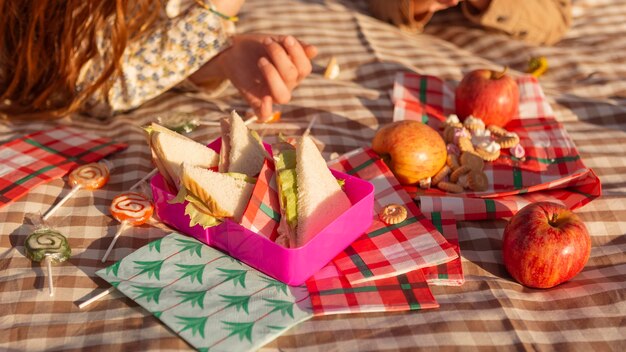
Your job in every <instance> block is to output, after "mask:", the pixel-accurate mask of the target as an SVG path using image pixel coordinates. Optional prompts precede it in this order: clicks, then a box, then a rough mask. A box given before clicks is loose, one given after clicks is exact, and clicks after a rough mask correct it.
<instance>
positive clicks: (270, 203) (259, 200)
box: [241, 160, 280, 241]
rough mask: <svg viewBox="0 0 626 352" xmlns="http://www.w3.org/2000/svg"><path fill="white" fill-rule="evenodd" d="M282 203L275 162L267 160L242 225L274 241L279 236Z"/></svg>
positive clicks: (244, 214)
mask: <svg viewBox="0 0 626 352" xmlns="http://www.w3.org/2000/svg"><path fill="white" fill-rule="evenodd" d="M279 221H280V203H279V201H278V191H277V186H276V172H275V169H274V163H270V162H269V161H267V160H265V162H264V163H263V167H262V168H261V172H260V173H259V177H258V178H257V181H256V184H255V185H254V189H253V190H252V196H251V197H250V202H249V203H248V206H247V208H246V210H245V212H244V213H243V217H242V219H241V225H242V226H243V227H245V228H248V229H250V230H252V231H254V232H256V233H258V234H260V235H262V236H265V237H267V238H269V239H271V240H272V241H275V240H276V237H278V232H277V230H278V222H279Z"/></svg>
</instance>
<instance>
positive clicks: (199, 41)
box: [78, 0, 234, 117]
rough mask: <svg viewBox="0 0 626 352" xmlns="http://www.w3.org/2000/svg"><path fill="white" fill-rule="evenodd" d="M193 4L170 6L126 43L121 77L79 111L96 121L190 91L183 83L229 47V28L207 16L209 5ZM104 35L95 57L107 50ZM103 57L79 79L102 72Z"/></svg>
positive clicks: (188, 0) (189, 0)
mask: <svg viewBox="0 0 626 352" xmlns="http://www.w3.org/2000/svg"><path fill="white" fill-rule="evenodd" d="M205 4H206V6H201V5H203V3H197V2H196V1H194V0H171V1H169V2H168V3H167V5H166V7H165V8H164V11H163V12H164V13H163V15H162V16H161V18H160V19H159V20H157V22H156V23H155V25H154V27H155V28H154V29H153V30H152V31H149V32H147V33H146V34H145V35H143V36H142V37H140V38H138V39H137V40H135V41H133V42H130V43H129V44H128V45H127V47H126V50H125V52H124V54H123V56H122V59H121V61H122V69H123V72H122V75H121V76H120V77H119V78H117V79H116V80H115V81H114V82H113V85H112V87H111V89H110V90H109V91H108V92H107V93H106V94H102V92H101V93H99V94H96V95H94V96H93V97H92V98H91V99H90V100H89V101H88V102H87V103H86V104H85V105H84V106H83V111H85V112H87V113H89V114H91V115H95V116H98V117H105V116H110V115H112V114H114V113H116V112H122V111H126V110H130V109H134V108H136V107H138V106H140V105H141V104H143V103H145V102H146V101H148V100H150V99H153V98H155V97H157V96H159V95H160V94H162V93H163V92H165V91H167V90H169V89H171V88H173V87H175V86H179V85H180V86H183V87H184V88H187V89H188V88H192V89H193V88H195V87H194V85H193V83H191V81H189V80H187V78H188V77H189V76H190V75H191V74H193V73H194V72H195V71H197V70H198V69H199V68H200V67H202V65H204V64H205V63H206V62H208V61H209V60H210V59H211V58H213V57H214V56H216V55H217V54H218V53H219V52H221V51H222V50H223V49H225V48H226V47H228V46H229V44H230V40H229V38H230V35H232V34H233V33H234V26H233V23H232V22H230V21H227V20H225V19H224V18H222V17H220V16H219V15H217V14H215V13H214V12H212V11H211V8H212V7H211V6H212V5H211V4H210V3H209V2H205ZM106 37H107V36H106V34H103V36H102V40H101V42H100V43H99V47H100V52H101V53H106V52H107V51H106V50H104V49H105V47H106V45H107V40H106ZM106 60H107V55H106V54H103V55H101V56H99V57H96V58H95V59H93V60H91V61H90V62H89V63H87V65H85V66H84V67H83V69H82V71H81V75H80V77H79V84H78V87H79V89H80V86H81V82H91V81H93V80H94V79H95V77H97V76H98V74H99V73H100V72H101V71H102V69H103V66H104V63H105V62H106ZM224 84H225V82H221V81H220V82H213V84H211V83H209V84H206V85H205V84H203V87H202V88H203V89H208V90H209V91H214V92H215V91H217V90H221V89H220V88H221V87H223V86H224Z"/></svg>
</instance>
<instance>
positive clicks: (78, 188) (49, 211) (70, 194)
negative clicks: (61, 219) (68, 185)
mask: <svg viewBox="0 0 626 352" xmlns="http://www.w3.org/2000/svg"><path fill="white" fill-rule="evenodd" d="M81 188H82V187H81V186H80V185H77V186H74V187H73V188H72V190H71V191H70V193H68V194H66V195H65V197H63V198H61V200H60V201H59V202H58V203H57V204H56V205H55V206H53V207H52V208H50V210H48V211H47V212H46V213H45V214H44V215H43V219H44V220H48V218H49V217H50V216H51V215H52V213H54V212H55V211H56V210H57V209H59V208H60V207H61V205H63V203H65V202H67V200H68V199H70V198H71V197H72V196H74V194H76V192H78V191H79V190H80V189H81Z"/></svg>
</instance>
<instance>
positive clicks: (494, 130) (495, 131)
mask: <svg viewBox="0 0 626 352" xmlns="http://www.w3.org/2000/svg"><path fill="white" fill-rule="evenodd" d="M487 130H489V132H491V134H492V135H493V136H494V137H502V136H504V135H505V134H507V133H509V131H507V130H506V129H504V128H502V127H500V126H496V125H489V126H487Z"/></svg>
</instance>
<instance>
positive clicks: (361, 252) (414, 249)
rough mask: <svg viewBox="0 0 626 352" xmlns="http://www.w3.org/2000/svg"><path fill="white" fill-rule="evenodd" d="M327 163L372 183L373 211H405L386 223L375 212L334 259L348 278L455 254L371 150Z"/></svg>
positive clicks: (384, 273)
mask: <svg viewBox="0 0 626 352" xmlns="http://www.w3.org/2000/svg"><path fill="white" fill-rule="evenodd" d="M330 167H332V168H334V169H336V170H338V171H343V172H345V173H348V174H351V175H355V176H357V177H360V178H362V179H364V180H368V181H370V182H371V183H372V184H374V187H375V188H376V191H375V192H376V193H375V196H374V198H375V200H374V213H375V214H378V212H379V211H380V210H381V209H382V208H383V207H385V206H386V205H388V204H391V203H395V204H401V205H403V206H404V207H406V209H407V210H408V213H409V216H408V218H407V219H406V220H405V221H403V222H402V223H399V224H396V225H390V226H387V225H386V224H385V223H383V222H382V221H381V220H380V219H379V218H378V216H377V215H376V216H375V218H374V222H373V223H372V226H371V227H370V229H369V230H368V232H367V233H365V234H364V235H363V236H361V237H359V238H358V239H357V240H356V241H354V243H352V245H350V247H348V248H346V250H345V251H344V252H342V253H341V254H339V255H338V256H337V257H336V258H335V259H334V260H333V262H334V263H335V265H336V266H337V269H338V270H339V271H341V272H342V273H343V274H344V275H345V276H346V278H347V280H348V281H349V282H351V283H352V284H356V283H360V282H365V281H370V280H377V279H382V278H388V277H393V276H397V275H399V274H404V273H407V272H409V271H413V270H416V269H421V268H425V267H429V266H435V265H439V264H443V263H447V262H449V261H451V260H453V259H454V258H457V257H458V255H457V253H456V252H455V251H454V249H453V248H452V246H451V245H450V243H448V242H447V241H446V240H445V238H444V237H443V236H442V235H441V234H440V233H439V232H438V231H437V229H435V227H434V226H433V225H432V223H431V222H430V221H428V220H427V219H426V217H425V216H424V215H423V214H422V212H421V211H420V210H419V208H418V207H417V206H416V205H415V203H414V202H413V200H412V199H411V197H410V196H409V195H408V193H406V192H405V191H404V189H403V188H402V186H401V185H400V184H399V183H398V181H397V180H396V178H395V176H394V175H393V173H392V172H391V170H389V168H388V167H387V165H386V164H385V163H384V162H383V160H382V159H381V158H380V157H379V156H378V155H377V154H376V153H375V152H374V151H372V150H371V149H365V150H361V151H360V152H356V153H350V154H347V155H344V156H342V157H340V158H338V159H336V160H334V161H333V163H332V165H330Z"/></svg>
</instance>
